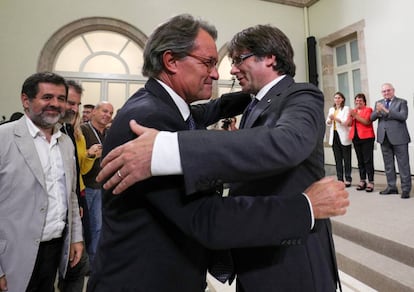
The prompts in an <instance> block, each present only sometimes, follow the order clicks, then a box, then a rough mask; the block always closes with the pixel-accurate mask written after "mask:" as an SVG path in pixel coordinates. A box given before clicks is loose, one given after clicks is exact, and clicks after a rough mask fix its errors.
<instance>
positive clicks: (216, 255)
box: [208, 250, 235, 284]
mask: <svg viewBox="0 0 414 292" xmlns="http://www.w3.org/2000/svg"><path fill="white" fill-rule="evenodd" d="M210 259H211V263H210V264H209V268H208V271H209V273H210V274H211V275H212V276H213V277H214V278H216V279H217V280H219V281H220V282H221V283H226V281H227V280H228V281H229V284H231V283H232V282H233V280H234V276H235V274H234V264H233V258H232V256H231V252H230V251H229V250H218V251H212V254H211V257H210Z"/></svg>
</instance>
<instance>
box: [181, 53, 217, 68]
mask: <svg viewBox="0 0 414 292" xmlns="http://www.w3.org/2000/svg"><path fill="white" fill-rule="evenodd" d="M187 56H188V57H192V58H194V59H196V60H198V61H200V62H201V63H202V64H204V65H206V67H207V72H208V73H210V72H211V71H213V69H214V68H216V66H217V60H216V59H214V58H212V57H211V58H206V57H201V56H197V55H193V54H187Z"/></svg>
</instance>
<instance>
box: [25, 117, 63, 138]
mask: <svg viewBox="0 0 414 292" xmlns="http://www.w3.org/2000/svg"><path fill="white" fill-rule="evenodd" d="M25 119H26V125H27V128H28V129H29V133H30V135H31V136H32V137H33V138H36V137H37V136H43V137H44V136H45V134H44V133H43V132H42V131H41V130H40V129H39V128H38V127H37V126H36V125H35V124H34V123H33V122H32V120H31V119H30V118H29V117H28V116H27V114H25ZM60 127H61V125H60V124H59V123H58V124H56V125H55V127H54V128H53V135H52V136H54V138H56V139H57V138H59V137H60V136H61V135H62V132H61V131H59V129H60Z"/></svg>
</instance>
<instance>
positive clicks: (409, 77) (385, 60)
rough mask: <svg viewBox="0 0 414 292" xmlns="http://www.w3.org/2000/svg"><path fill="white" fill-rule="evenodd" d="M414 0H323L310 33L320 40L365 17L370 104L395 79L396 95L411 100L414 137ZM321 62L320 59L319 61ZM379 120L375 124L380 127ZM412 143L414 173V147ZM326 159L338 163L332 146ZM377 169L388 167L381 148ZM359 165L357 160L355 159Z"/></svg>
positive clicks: (311, 16) (312, 15)
mask: <svg viewBox="0 0 414 292" xmlns="http://www.w3.org/2000/svg"><path fill="white" fill-rule="evenodd" d="M412 11H414V1H409V0H380V1H378V0H363V1H361V0H320V1H319V2H317V3H316V4H315V5H314V6H312V7H311V8H310V9H309V19H310V21H309V22H310V34H311V35H315V36H316V38H317V39H319V38H322V37H326V36H328V35H329V34H332V33H334V32H336V31H338V30H340V29H342V28H344V27H346V26H348V25H351V24H353V23H356V22H358V21H360V20H362V19H364V20H365V30H364V33H365V41H366V42H365V47H366V56H367V69H368V72H367V73H368V87H369V91H368V92H366V94H367V96H368V97H369V103H370V104H369V105H370V106H372V107H373V106H374V103H375V101H376V100H378V99H380V98H381V94H380V90H381V85H382V84H383V83H384V82H391V83H392V84H393V85H394V87H395V94H396V95H397V96H398V97H401V98H405V99H406V100H407V101H408V108H409V116H408V120H407V125H408V128H409V132H410V135H411V137H412V138H413V137H414V131H413V125H414V110H413V105H414V58H412V54H413V52H414V37H413V30H412V28H413V27H414V19H413V17H412ZM319 61H320V60H319ZM376 127H377V122H375V123H374V128H375V129H376ZM412 144H413V143H411V144H410V163H411V172H412V173H414V172H413V169H414V168H413V165H414V148H413V145H412ZM325 153H326V154H327V156H326V161H327V162H328V163H334V162H333V157H332V155H331V153H332V151H331V149H326V151H325ZM374 158H375V168H376V169H378V170H384V166H383V160H382V154H381V149H380V147H379V145H377V147H376V150H375V152H374ZM353 164H354V166H356V159H353Z"/></svg>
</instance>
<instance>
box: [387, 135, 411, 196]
mask: <svg viewBox="0 0 414 292" xmlns="http://www.w3.org/2000/svg"><path fill="white" fill-rule="evenodd" d="M381 151H382V158H383V159H384V168H385V175H386V176H387V184H388V187H389V188H393V189H396V188H397V174H396V172H395V163H394V159H397V163H398V170H399V171H400V179H401V189H402V191H403V192H407V193H410V191H411V170H410V158H409V155H408V144H401V145H392V144H391V143H390V141H389V140H388V137H387V135H385V138H384V141H383V142H382V144H381Z"/></svg>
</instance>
